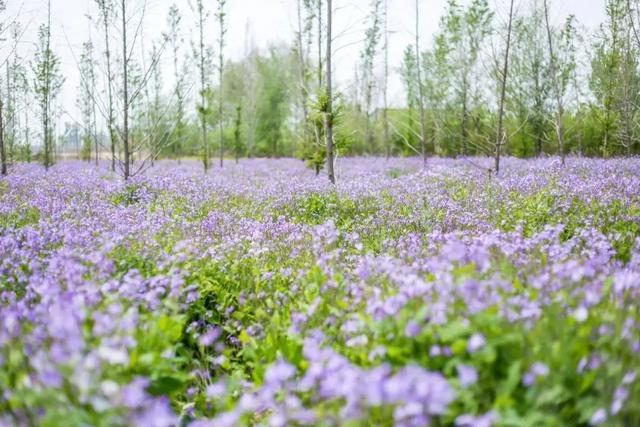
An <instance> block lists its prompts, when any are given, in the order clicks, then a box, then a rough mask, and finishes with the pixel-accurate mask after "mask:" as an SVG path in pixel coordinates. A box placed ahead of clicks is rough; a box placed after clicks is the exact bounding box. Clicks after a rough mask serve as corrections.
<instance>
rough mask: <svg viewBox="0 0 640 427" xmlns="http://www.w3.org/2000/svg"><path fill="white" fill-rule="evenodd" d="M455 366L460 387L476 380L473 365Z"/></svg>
mask: <svg viewBox="0 0 640 427" xmlns="http://www.w3.org/2000/svg"><path fill="white" fill-rule="evenodd" d="M456 368H457V370H458V379H459V380H460V385H461V386H462V388H467V387H469V386H472V385H474V384H475V383H476V382H478V371H477V370H476V368H474V367H473V366H469V365H463V364H460V365H458V366H456Z"/></svg>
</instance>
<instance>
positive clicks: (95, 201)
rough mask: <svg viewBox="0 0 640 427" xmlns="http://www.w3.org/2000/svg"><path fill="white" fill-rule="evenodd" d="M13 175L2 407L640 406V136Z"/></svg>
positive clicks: (266, 418)
mask: <svg viewBox="0 0 640 427" xmlns="http://www.w3.org/2000/svg"><path fill="white" fill-rule="evenodd" d="M503 164H504V166H503V169H502V170H501V173H500V176H497V177H496V176H494V175H490V174H488V173H487V169H488V168H489V167H490V166H491V165H492V162H491V160H489V159H473V160H471V159H468V160H465V159H458V160H451V159H430V163H429V164H428V166H427V168H426V169H422V167H421V166H422V162H421V160H419V159H391V160H389V161H385V160H383V159H364V158H363V159H340V160H339V161H338V163H337V169H336V170H337V175H338V184H337V187H336V188H335V189H334V188H333V187H332V186H330V185H329V184H328V182H327V179H326V177H325V176H320V177H316V176H315V174H314V172H313V171H311V170H309V169H307V168H305V165H304V162H302V161H300V160H294V159H281V160H242V161H240V163H239V164H237V165H236V164H234V163H232V162H228V164H227V165H225V167H224V169H220V168H212V170H210V172H209V174H208V175H206V176H205V175H204V174H203V172H202V170H201V165H200V163H199V162H197V161H192V160H186V161H182V162H181V163H180V164H178V163H177V162H170V161H161V162H158V163H157V164H156V165H155V167H153V168H152V169H150V170H149V171H148V173H147V174H146V175H144V176H137V177H134V178H132V179H131V180H130V181H129V182H124V181H123V180H121V179H120V178H119V177H117V176H116V175H113V174H111V173H110V172H109V171H108V168H107V166H108V165H107V164H106V162H104V164H101V165H100V167H95V166H93V165H92V164H88V163H80V162H61V163H59V164H57V165H55V166H54V167H53V168H52V169H51V170H50V171H49V172H45V171H44V169H43V168H41V167H40V166H37V165H25V164H19V165H16V166H14V167H13V168H12V170H11V173H10V174H9V176H7V177H6V178H2V180H0V426H3V427H4V426H5V425H6V426H13V425H43V426H88V425H91V426H94V425H95V426H114V425H139V426H173V425H193V426H209V425H210V426H238V425H272V426H285V425H305V426H391V425H395V426H425V425H433V426H468V427H483V426H487V427H488V426H491V425H495V426H587V425H598V424H601V425H606V426H620V427H622V426H638V425H640V404H639V402H640V385H639V383H640V382H639V381H638V379H637V373H638V371H639V370H640V357H639V353H640V330H639V326H640V316H639V312H638V301H640V300H639V299H638V298H639V297H640V240H639V239H638V238H639V237H640V159H637V158H631V159H624V160H623V159H619V160H607V161H605V160H591V159H580V158H568V159H567V166H566V167H564V168H563V167H561V165H560V162H559V160H558V159H555V158H550V159H544V160H516V159H511V158H507V159H505V160H504V162H503Z"/></svg>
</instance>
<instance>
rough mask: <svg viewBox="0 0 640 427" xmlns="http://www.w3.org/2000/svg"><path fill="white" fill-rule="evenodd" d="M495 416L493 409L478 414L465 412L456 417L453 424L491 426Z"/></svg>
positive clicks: (479, 426)
mask: <svg viewBox="0 0 640 427" xmlns="http://www.w3.org/2000/svg"><path fill="white" fill-rule="evenodd" d="M496 418H497V417H496V414H495V413H494V412H493V411H489V412H487V413H486V414H484V415H478V416H473V415H469V414H465V415H460V416H459V417H458V418H456V421H455V424H456V427H491V426H492V425H493V423H494V422H495V421H496Z"/></svg>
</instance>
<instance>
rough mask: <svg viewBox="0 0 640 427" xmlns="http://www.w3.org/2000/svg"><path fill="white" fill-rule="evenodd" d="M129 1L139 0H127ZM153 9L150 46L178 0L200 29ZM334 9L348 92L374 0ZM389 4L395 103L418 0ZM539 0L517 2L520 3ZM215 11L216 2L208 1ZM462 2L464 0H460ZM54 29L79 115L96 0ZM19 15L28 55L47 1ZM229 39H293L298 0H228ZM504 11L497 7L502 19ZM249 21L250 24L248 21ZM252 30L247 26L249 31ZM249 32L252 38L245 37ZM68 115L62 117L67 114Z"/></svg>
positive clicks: (595, 10) (68, 97) (235, 47)
mask: <svg viewBox="0 0 640 427" xmlns="http://www.w3.org/2000/svg"><path fill="white" fill-rule="evenodd" d="M127 1H128V3H130V4H131V5H132V6H133V5H134V4H138V3H139V2H140V1H142V0H127ZM147 1H148V13H147V20H146V25H145V34H146V35H145V38H146V40H145V43H147V45H148V47H150V45H151V39H152V38H153V37H156V36H159V35H160V33H161V32H162V31H163V30H164V29H165V28H166V14H167V10H168V8H169V6H170V5H171V4H173V3H176V4H177V5H178V6H179V7H180V9H181V11H182V12H183V14H184V15H185V16H184V18H183V21H184V26H183V28H184V33H185V38H186V39H187V40H189V38H190V37H191V36H190V34H191V33H193V32H194V31H195V29H196V25H195V20H194V17H193V14H192V13H191V12H190V8H189V0H147ZM333 1H334V8H335V10H336V12H335V18H334V19H335V29H334V33H335V34H342V35H341V36H340V37H339V38H338V39H337V40H336V42H335V46H336V49H337V52H336V54H335V56H336V57H335V60H334V62H335V70H336V71H335V72H336V75H337V79H338V86H339V89H342V90H346V89H347V88H346V87H345V85H347V84H348V82H349V80H350V79H352V77H353V74H354V66H355V63H356V61H357V59H358V54H359V51H360V49H361V47H362V45H361V43H359V40H361V39H362V37H363V32H364V28H365V27H366V22H365V20H364V18H365V17H366V16H367V15H368V10H369V4H370V2H371V0H333ZM388 1H389V8H390V17H389V31H390V32H392V34H391V35H390V53H389V57H390V67H391V70H392V74H393V76H392V78H391V82H390V99H391V102H392V103H395V104H398V103H400V102H402V99H403V95H402V85H401V83H400V79H399V77H398V76H397V72H396V71H395V70H397V68H398V67H399V65H400V61H401V58H402V52H403V50H404V48H405V47H406V46H407V44H409V43H412V42H413V40H414V0H388ZM532 1H534V0H520V7H524V6H526V5H527V2H532ZM204 2H205V4H206V5H207V6H208V7H209V9H210V10H213V8H214V6H215V3H216V1H215V0H204ZM420 3H421V16H420V19H421V22H422V25H421V33H422V35H421V36H422V42H421V44H422V47H423V48H426V47H427V46H428V45H430V43H431V36H432V35H433V33H434V31H436V30H437V26H438V21H439V19H440V16H441V14H442V13H443V11H444V7H445V4H446V0H420ZM461 3H463V4H465V3H467V1H466V0H461ZM490 3H491V5H492V6H493V7H494V8H495V9H497V10H498V11H500V10H504V9H505V3H506V0H490ZM604 3H605V0H555V1H553V0H552V5H551V7H552V19H553V21H555V22H556V23H561V22H562V21H563V20H564V18H565V17H566V16H567V15H568V14H575V15H576V17H577V19H578V21H579V22H580V23H581V24H582V25H584V26H585V27H587V28H595V27H596V26H597V25H598V24H599V23H600V22H601V21H602V20H603V18H604ZM51 7H52V31H53V37H54V49H55V51H56V53H57V54H58V55H59V56H60V57H61V60H62V66H63V73H64V74H65V76H66V79H67V80H66V83H65V86H64V89H63V91H62V95H61V98H62V99H61V103H62V105H63V107H64V108H65V109H66V110H68V111H69V112H70V114H71V115H72V116H75V115H76V111H77V109H76V107H75V100H76V94H77V87H78V84H79V76H78V70H77V64H76V59H75V58H77V57H79V55H80V46H81V44H82V43H83V42H84V41H85V40H87V38H88V36H89V33H90V25H89V24H88V21H87V19H86V15H87V14H88V13H89V14H95V0H51ZM18 11H19V13H20V16H19V20H20V21H22V22H23V23H24V24H25V25H27V26H28V30H27V32H26V34H25V36H24V38H23V43H22V44H21V45H20V46H19V48H18V49H19V50H20V52H21V54H22V56H26V57H30V55H31V50H32V46H33V42H34V41H35V39H36V34H37V27H38V26H39V25H40V24H41V23H42V22H45V20H46V0H9V1H8V11H7V17H12V16H15V15H16V14H17V13H18ZM227 14H228V22H229V25H228V43H227V47H226V51H225V55H226V56H227V57H231V58H236V59H237V58H240V57H242V56H243V54H244V51H245V45H246V43H247V42H248V40H253V44H254V45H255V46H257V47H265V46H268V45H269V44H270V43H277V42H291V41H292V40H293V37H294V29H295V25H296V0H227ZM503 15H504V13H500V12H499V13H498V19H501V18H503ZM247 23H249V24H247ZM210 28H211V34H210V37H209V42H210V43H212V44H214V43H215V41H216V36H215V33H214V31H215V24H214V22H213V19H211V21H210ZM247 28H249V29H250V30H249V31H247ZM91 31H92V32H93V37H94V44H95V45H96V46H97V47H98V48H99V50H100V52H102V49H101V47H102V42H101V39H97V37H99V36H100V35H99V34H98V33H97V31H96V30H95V29H94V30H91ZM248 38H249V39H248ZM169 65H170V64H169V63H168V62H167V63H165V66H166V67H167V71H166V72H165V73H164V76H165V78H167V77H168V76H169V75H170V74H171V73H172V71H171V70H172V68H170V67H169ZM63 120H65V119H63Z"/></svg>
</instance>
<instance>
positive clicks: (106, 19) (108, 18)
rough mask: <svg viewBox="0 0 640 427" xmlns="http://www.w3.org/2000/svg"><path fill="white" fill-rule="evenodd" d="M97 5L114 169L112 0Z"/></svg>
mask: <svg viewBox="0 0 640 427" xmlns="http://www.w3.org/2000/svg"><path fill="white" fill-rule="evenodd" d="M95 1H96V4H97V5H98V11H99V14H100V20H101V21H102V29H103V32H104V46H105V50H104V56H105V62H106V64H105V65H106V69H105V73H106V80H107V82H106V85H107V113H106V116H107V117H106V121H107V131H108V134H109V148H110V150H111V170H112V171H113V172H115V170H116V144H117V135H116V126H115V122H116V119H115V104H114V103H115V98H114V94H113V84H114V73H113V68H112V64H111V62H112V54H113V52H112V51H111V31H110V29H111V26H112V24H113V22H112V21H113V17H114V15H115V4H114V3H113V1H114V0H95Z"/></svg>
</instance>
